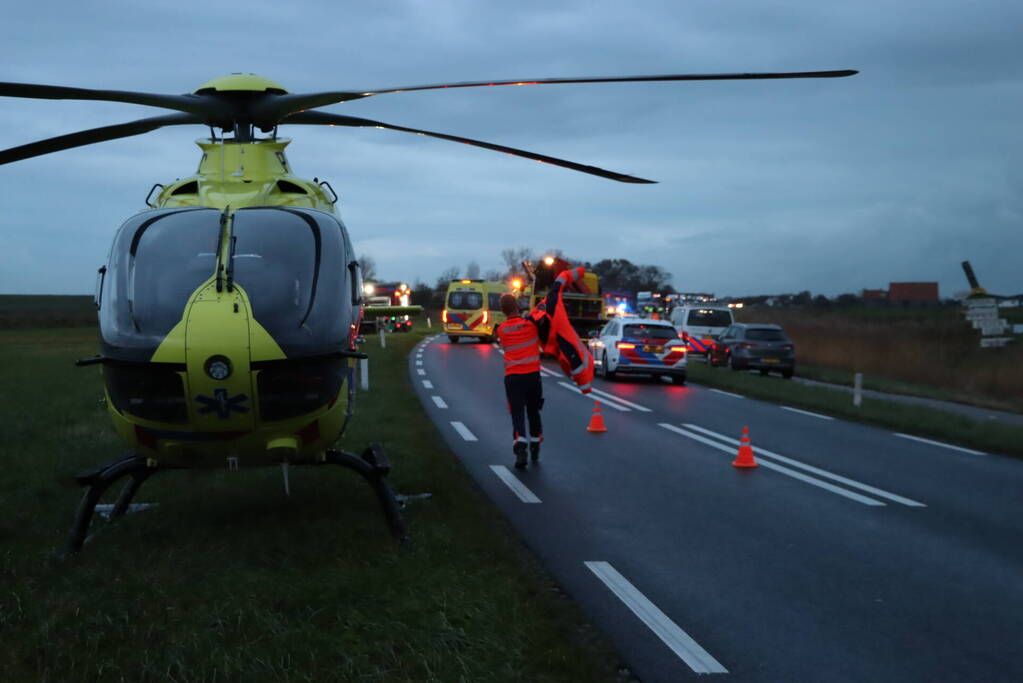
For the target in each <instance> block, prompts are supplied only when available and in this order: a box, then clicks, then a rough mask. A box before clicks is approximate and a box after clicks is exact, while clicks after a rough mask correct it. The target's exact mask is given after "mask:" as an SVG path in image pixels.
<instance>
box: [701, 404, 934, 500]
mask: <svg viewBox="0 0 1023 683" xmlns="http://www.w3.org/2000/svg"><path fill="white" fill-rule="evenodd" d="M683 426H684V427H687V428H689V429H692V430H695V431H697V432H703V433H704V434H708V435H710V436H713V437H716V438H718V439H720V440H721V441H724V442H725V443H730V444H732V445H734V446H738V445H739V443H740V442H739V440H738V439H732V438H730V437H727V436H725V435H724V434H718V433H717V432H712V431H711V430H709V429H704V428H703V427H700V426H698V425H694V424H689V423H686V424H684V425H683ZM753 453H754V454H755V455H763V456H766V457H768V458H774V459H775V460H778V461H781V462H783V463H785V464H786V465H791V466H792V467H797V468H799V469H802V470H806V471H807V472H813V473H814V474H816V475H817V476H820V477H824V478H825V479H831V480H832V481H838V482H841V483H843V484H845V485H846V486H851V487H853V488H857V489H859V490H861V491H866V492H867V493H872V494H874V495H875V496H879V497H881V498H887V499H888V500H890V501H893V502H896V503H901V504H903V505H908V506H909V507H915V508H923V507H927V506H926V505H925V504H924V503H920V502H918V501H915V500H912V499H910V498H904V497H902V496H900V495H897V494H895V493H890V492H888V491H885V490H884V489H879V488H876V487H874V486H870V485H868V484H863V483H861V482H858V481H856V480H854V479H848V478H846V477H843V476H841V475H838V474H832V473H831V472H828V471H826V470H822V469H820V468H818V467H814V466H813V465H807V464H806V463H803V462H799V461H798V460H793V459H792V458H787V457H785V456H784V455H778V454H777V453H774V452H772V451H769V450H767V449H766V448H761V447H760V446H754V447H753Z"/></svg>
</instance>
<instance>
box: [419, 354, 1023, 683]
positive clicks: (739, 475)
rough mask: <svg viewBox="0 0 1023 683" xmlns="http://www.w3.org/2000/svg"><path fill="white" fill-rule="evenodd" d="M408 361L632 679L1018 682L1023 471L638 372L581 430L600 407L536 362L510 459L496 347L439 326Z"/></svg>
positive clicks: (456, 442)
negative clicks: (747, 457)
mask: <svg viewBox="0 0 1023 683" xmlns="http://www.w3.org/2000/svg"><path fill="white" fill-rule="evenodd" d="M409 371H410V374H411V377H412V381H413V384H414V386H415V387H416V390H417V392H418V394H419V396H420V398H421V400H422V403H423V406H424V409H425V410H426V412H427V413H428V414H429V415H430V417H431V418H432V419H433V420H434V422H435V423H436V424H437V425H438V428H439V429H440V431H441V432H442V433H443V434H444V437H445V439H446V440H447V442H448V443H449V444H450V446H451V448H452V449H453V450H454V452H455V453H456V454H457V455H458V457H459V458H461V459H462V461H463V462H464V464H465V466H466V468H467V469H468V471H469V472H470V473H471V474H472V476H473V477H474V478H475V479H476V480H477V481H478V482H479V484H480V486H481V487H482V488H483V489H484V490H485V491H486V492H487V494H488V495H489V496H490V497H491V498H492V499H493V500H494V501H495V503H496V504H497V505H498V506H499V507H500V508H501V510H502V511H503V512H504V513H505V514H506V515H507V517H508V518H509V519H510V520H511V522H512V523H513V525H514V526H515V528H516V529H517V530H518V531H519V533H521V535H522V536H523V538H524V539H525V541H526V542H527V543H528V544H529V545H530V547H532V548H533V550H534V551H535V552H536V553H537V555H538V556H539V557H540V559H541V561H542V562H543V563H544V564H545V566H546V567H547V568H548V570H549V571H550V572H551V573H552V574H553V576H554V577H555V578H556V579H557V580H558V581H559V582H560V584H561V585H562V587H563V588H564V589H565V590H566V591H567V592H568V593H569V594H570V595H571V596H572V597H573V598H575V599H576V600H577V601H578V602H579V603H580V605H581V606H582V608H583V610H584V611H585V612H586V613H587V614H588V615H589V616H590V618H591V619H592V620H593V622H594V623H595V624H596V625H597V626H598V627H599V628H601V629H602V630H603V631H604V632H605V633H606V634H607V635H608V636H609V637H610V639H611V640H612V642H614V643H615V645H616V646H617V647H618V649H619V651H620V652H621V654H622V656H623V657H624V659H625V664H626V665H627V666H629V667H630V669H631V670H632V671H633V672H634V673H635V675H636V676H637V677H639V678H640V679H641V680H643V681H646V682H648V683H652V682H654V681H679V680H690V679H695V678H698V677H700V676H701V675H704V674H709V675H713V676H721V677H726V678H728V679H729V680H736V681H771V682H775V681H1021V680H1023V662H1021V661H1020V656H1021V653H1023V647H1021V645H1023V581H1021V579H1023V522H1021V518H1023V463H1021V462H1019V461H1017V460H1013V459H1010V458H1005V457H1001V456H994V455H987V454H983V453H978V452H976V451H969V450H967V449H960V448H956V447H950V446H945V445H942V444H937V443H934V442H924V441H919V440H914V439H911V438H906V437H903V436H900V435H897V434H894V433H892V432H890V431H886V430H883V429H879V428H874V427H869V426H864V425H859V424H853V423H848V422H843V421H841V420H833V419H830V418H825V417H822V416H815V415H813V414H812V413H806V412H802V411H795V410H792V409H785V408H783V407H781V406H778V405H775V404H770V403H763V402H759V401H754V400H752V399H748V398H743V397H740V396H736V395H730V394H726V393H724V392H720V391H717V390H713V389H708V388H704V387H699V386H685V387H675V386H672V385H670V384H667V383H666V382H664V383H662V382H659V381H656V380H653V379H648V378H637V379H635V380H625V381H617V382H603V381H601V380H597V381H596V382H595V384H594V386H595V390H596V392H597V393H595V394H594V396H595V397H596V398H597V399H599V400H601V401H602V404H601V408H602V414H603V418H604V421H605V423H606V425H607V429H608V431H607V432H605V433H600V434H596V433H591V432H588V431H587V430H586V427H587V425H588V423H589V421H590V417H591V414H592V411H593V405H594V401H593V399H592V398H590V397H584V396H582V395H581V394H579V393H577V392H576V391H575V390H574V389H573V388H571V384H570V383H569V382H568V380H567V379H565V378H564V377H562V376H561V375H560V371H558V370H557V368H556V366H555V365H554V364H553V363H547V366H546V368H545V370H544V379H543V382H544V394H545V397H546V405H545V407H544V411H543V416H544V421H545V423H544V437H545V443H544V446H543V452H542V456H541V457H542V459H541V462H540V464H539V465H537V466H531V467H530V468H529V469H528V470H526V471H524V472H519V471H517V470H515V469H514V468H513V467H512V466H511V465H512V462H513V456H512V453H511V421H510V420H509V418H508V415H507V412H506V403H505V399H504V390H503V384H502V374H503V369H502V359H501V356H500V352H499V350H498V349H497V348H495V347H493V346H491V345H486V344H473V343H461V344H457V345H451V344H449V343H448V341H447V338H446V337H443V336H437V337H431V338H428V339H427V340H425V341H424V342H423V343H422V344H420V345H419V346H417V347H416V349H415V351H414V352H413V354H412V355H411V356H410V359H409ZM743 426H748V427H749V430H750V435H751V437H752V443H753V448H754V452H755V454H756V460H757V462H758V463H759V464H760V466H759V467H757V468H755V469H751V470H739V469H737V468H734V467H732V466H731V462H732V460H733V459H734V458H735V454H736V452H737V449H738V439H739V437H740V435H741V431H742V428H743ZM438 495H441V494H440V493H439V492H438Z"/></svg>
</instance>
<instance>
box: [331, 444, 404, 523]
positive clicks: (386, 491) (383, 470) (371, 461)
mask: <svg viewBox="0 0 1023 683" xmlns="http://www.w3.org/2000/svg"><path fill="white" fill-rule="evenodd" d="M324 463H327V464H334V465H341V466H342V467H347V468H348V469H351V470H355V471H356V472H358V473H359V474H360V475H362V477H363V479H365V480H366V481H367V482H369V485H370V486H372V487H373V491H374V492H376V494H377V500H378V501H380V507H381V509H382V510H383V513H384V516H385V517H386V518H387V525H388V526H389V527H390V528H391V535H392V536H394V538H396V539H397V540H398V541H400V542H402V543H405V542H407V541H409V540H410V539H409V536H408V529H407V527H406V526H405V519H404V517H402V515H401V506H400V505H399V503H398V499H397V498H396V497H395V495H394V491H392V490H391V487H390V486H388V485H387V482H386V481H384V479H385V477H387V475H388V473H390V471H391V463H390V462H389V461H388V460H387V456H386V455H384V451H383V449H382V448H381V447H380V444H376V443H374V444H370V446H369V447H368V448H366V450H365V451H363V453H362V456H361V457H360V456H357V455H355V454H353V453H348V452H346V451H336V450H328V451H327V454H326V458H325V460H324Z"/></svg>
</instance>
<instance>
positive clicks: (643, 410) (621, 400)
mask: <svg viewBox="0 0 1023 683" xmlns="http://www.w3.org/2000/svg"><path fill="white" fill-rule="evenodd" d="M592 391H593V393H595V394H600V395H601V396H607V397H608V398H610V399H612V400H614V401H618V402H619V403H624V404H625V405H627V406H629V407H630V408H634V409H636V410H638V411H639V412H641V413H652V412H653V411H652V410H650V409H649V408H645V407H643V406H641V405H639V404H638V403H633V402H632V401H626V400H625V399H624V398H622V397H621V396H616V395H614V394H609V393H608V392H606V391H601V390H600V389H593V390H592Z"/></svg>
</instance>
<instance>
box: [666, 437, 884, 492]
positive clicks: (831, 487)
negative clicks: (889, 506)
mask: <svg viewBox="0 0 1023 683" xmlns="http://www.w3.org/2000/svg"><path fill="white" fill-rule="evenodd" d="M659 424H660V426H661V427H664V428H665V429H667V430H670V431H673V432H675V433H676V434H681V435H682V436H684V437H686V438H688V439H692V440H694V441H699V442H700V443H702V444H706V445H708V446H710V447H711V448H716V449H718V450H719V451H724V452H725V453H728V454H730V455H734V453H733V451H732V448H731V447H729V446H725V445H722V444H719V443H718V442H716V441H711V440H710V439H708V438H706V437H703V436H700V435H699V434H696V433H694V432H690V431H688V430H685V429H681V428H679V427H676V426H675V425H670V424H667V423H665V422H661V423H659ZM760 452H761V454H762V453H763V451H762V449H760ZM756 453H757V449H755V450H754V454H756ZM757 464H759V465H760V466H761V467H766V468H767V469H769V470H774V471H775V472H780V473H782V474H784V475H787V476H790V477H792V478H793V479H798V480H799V481H802V482H806V483H807V484H812V485H814V486H819V487H820V488H822V489H824V490H825V491H831V492H832V493H837V494H838V495H840V496H845V497H846V498H849V499H850V500H855V501H856V502H857V503H863V504H864V505H874V506H877V505H882V506H883V505H884V503H882V502H881V501H879V500H874V499H873V498H867V497H866V496H861V495H860V494H858V493H853V492H852V491H846V490H845V489H843V488H839V487H838V486H834V485H833V484H829V483H827V482H826V481H821V480H820V479H814V478H813V477H810V476H807V475H805V474H801V473H799V472H796V471H795V470H790V469H789V468H787V467H782V466H781V465H776V464H774V463H773V462H771V461H769V460H764V459H763V458H761V459H760V462H759V463H757Z"/></svg>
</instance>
